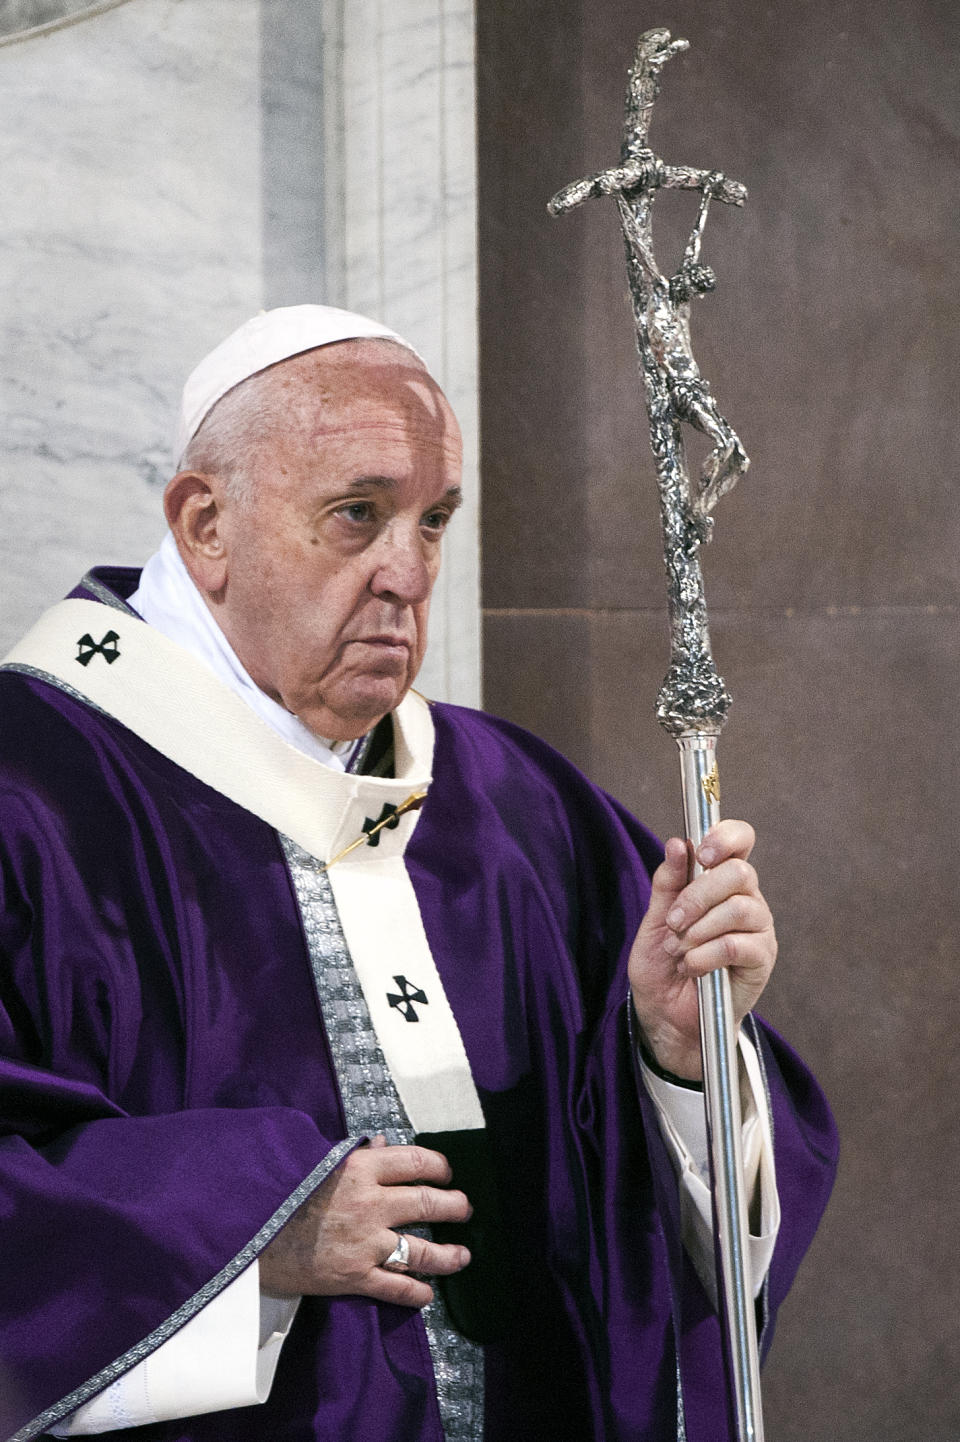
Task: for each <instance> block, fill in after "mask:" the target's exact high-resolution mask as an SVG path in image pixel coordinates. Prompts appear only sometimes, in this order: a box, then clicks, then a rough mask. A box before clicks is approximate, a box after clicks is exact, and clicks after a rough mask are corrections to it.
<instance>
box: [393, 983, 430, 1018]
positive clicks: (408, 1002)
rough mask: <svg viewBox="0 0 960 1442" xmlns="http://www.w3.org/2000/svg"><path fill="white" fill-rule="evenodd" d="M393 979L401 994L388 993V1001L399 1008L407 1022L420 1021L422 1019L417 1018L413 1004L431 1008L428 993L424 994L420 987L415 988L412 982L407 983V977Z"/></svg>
mask: <svg viewBox="0 0 960 1442" xmlns="http://www.w3.org/2000/svg"><path fill="white" fill-rule="evenodd" d="M393 979H394V981H395V982H396V983H397V986H399V988H400V993H399V995H398V994H397V992H395V991H388V992H387V1001H388V1002H389V1003H390V1005H391V1006H395V1007H396V1008H397V1011H399V1012H400V1014H401V1015H402V1016H403V1018H404V1020H405V1021H419V1020H420V1018H419V1017H418V1016H417V1013H416V1009H415V1008H414V1005H413V1003H414V1002H415V1001H416V1002H419V1004H420V1005H421V1006H429V1005H430V1003H429V1002H428V1001H427V997H426V993H425V992H422V991H421V990H420V988H419V987H418V986H414V984H413V983H412V982H410V981H407V978H406V977H405V976H395V977H394V978H393Z"/></svg>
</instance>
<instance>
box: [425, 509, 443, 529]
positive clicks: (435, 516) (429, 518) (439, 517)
mask: <svg viewBox="0 0 960 1442" xmlns="http://www.w3.org/2000/svg"><path fill="white" fill-rule="evenodd" d="M449 519H450V512H449V511H428V512H427V514H426V515H425V516H424V518H423V522H422V524H423V525H424V527H425V528H426V529H427V530H428V531H442V530H443V529H444V528H445V526H446V524H447V522H448V521H449Z"/></svg>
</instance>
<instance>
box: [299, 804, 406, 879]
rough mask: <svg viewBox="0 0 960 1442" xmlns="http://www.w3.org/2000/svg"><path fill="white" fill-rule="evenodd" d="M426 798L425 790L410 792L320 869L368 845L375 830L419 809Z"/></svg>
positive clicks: (381, 828)
mask: <svg viewBox="0 0 960 1442" xmlns="http://www.w3.org/2000/svg"><path fill="white" fill-rule="evenodd" d="M426 799H427V793H426V792H425V791H413V792H411V794H410V795H409V796H408V797H407V799H406V801H401V802H400V805H399V806H398V807H397V809H396V811H391V813H390V815H389V816H385V817H384V818H383V820H382V821H378V822H377V824H376V826H371V828H370V830H369V831H364V832H363V834H362V835H361V836H358V837H357V839H356V841H351V843H350V845H349V846H345V847H344V848H343V850H342V851H338V852H337V854H336V856H333V857H331V859H330V860H329V861H325V862H324V863H323V865H322V866H321V868H320V870H321V871H329V870H330V868H331V866H335V865H336V864H337V862H338V861H342V860H343V858H344V857H345V856H349V855H350V853H351V851H356V849H357V847H358V846H366V845H368V843H369V841H370V838H371V836H376V834H377V832H378V831H382V830H383V828H384V827H385V826H389V825H391V823H393V822H396V821H399V819H400V817H401V816H405V815H406V813H407V812H408V811H419V810H420V807H421V806H422V805H423V803H424V802H425V801H426Z"/></svg>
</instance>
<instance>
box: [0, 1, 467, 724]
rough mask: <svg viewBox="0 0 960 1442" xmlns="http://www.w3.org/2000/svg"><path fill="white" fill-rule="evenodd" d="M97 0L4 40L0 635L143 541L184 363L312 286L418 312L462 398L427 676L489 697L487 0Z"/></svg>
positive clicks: (452, 689) (154, 516)
mask: <svg viewBox="0 0 960 1442" xmlns="http://www.w3.org/2000/svg"><path fill="white" fill-rule="evenodd" d="M21 8H22V7H21ZM69 8H70V7H69V6H67V7H64V6H62V5H61V6H60V7H59V9H60V11H61V13H66V9H69ZM73 8H74V9H75V8H76V7H75V6H74V7H73ZM97 9H98V12H99V13H96V14H94V15H93V16H92V17H91V18H88V19H82V18H81V19H78V20H77V21H76V23H71V24H68V25H65V26H64V27H62V28H48V29H47V31H45V32H38V33H36V34H34V35H33V36H27V37H26V38H24V39H21V40H19V41H17V40H13V41H12V43H11V42H10V41H9V39H8V43H5V44H3V45H0V167H2V173H3V175H4V178H5V192H6V195H7V196H8V197H12V203H8V204H7V206H6V207H5V212H4V221H3V224H2V226H0V295H2V297H3V299H2V300H0V336H2V339H3V342H4V345H3V354H4V361H3V364H2V367H0V416H2V431H0V463H2V472H0V649H3V648H5V647H6V646H7V645H8V644H9V643H10V642H11V641H12V640H13V639H14V638H15V637H16V636H17V635H19V634H20V632H21V631H22V630H23V628H24V627H25V626H26V625H27V624H28V623H29V621H30V620H31V619H32V617H33V616H34V615H35V614H36V612H37V611H38V609H40V608H42V607H43V606H44V605H47V604H49V603H51V602H52V601H54V600H56V599H57V598H58V597H59V595H61V594H62V593H63V591H64V590H65V589H67V588H68V587H69V586H70V585H71V584H72V583H73V582H74V581H75V580H76V578H77V577H78V576H79V575H80V574H81V573H82V571H83V570H84V569H85V568H86V567H87V566H88V565H90V564H94V563H95V562H98V561H99V562H126V563H128V564H138V563H140V562H142V561H143V560H144V559H145V558H146V556H147V555H148V554H149V552H150V550H151V549H152V548H153V546H154V544H155V543H156V541H157V539H158V538H159V536H160V534H161V532H162V521H161V517H160V492H161V489H162V485H163V483H164V481H165V480H166V478H167V477H168V475H169V474H170V469H171V459H172V458H171V456H170V433H171V429H172V419H173V415H174V413H175V409H176V404H177V397H178V394H179V388H180V385H181V383H182V379H183V375H184V374H185V372H186V371H187V370H188V369H189V368H190V367H191V366H192V365H193V364H194V363H195V362H196V360H198V359H199V357H200V356H201V355H203V354H204V353H205V352H206V351H207V350H208V349H209V348H210V347H211V346H212V345H214V344H216V342H217V341H218V340H219V339H221V338H222V336H223V335H225V334H226V333H227V332H228V331H229V330H230V329H232V328H233V327H234V326H235V325H237V324H239V323H240V322H241V321H242V320H243V319H245V318H246V316H248V315H250V314H252V313H254V312H255V311H257V310H258V309H260V308H261V307H263V306H271V305H278V304H290V303H293V302H296V301H300V300H308V299H320V300H326V301H328V302H330V303H332V304H337V305H347V306H350V307H353V308H359V309H364V308H367V309H369V310H371V311H372V312H373V313H375V314H377V315H379V316H380V317H381V318H382V319H384V320H385V321H386V322H387V323H388V324H391V325H393V326H395V327H396V328H397V329H399V330H401V331H402V332H403V333H404V334H405V335H406V336H407V337H408V338H409V339H410V340H411V342H412V343H413V344H414V345H416V346H417V348H418V349H419V350H420V351H421V353H422V354H423V355H424V356H425V357H426V359H427V360H428V362H429V363H430V364H431V366H432V368H433V370H434V372H435V373H436V374H437V376H438V378H439V379H440V381H441V382H442V383H443V384H444V385H445V387H446V389H447V391H448V394H449V395H450V397H451V400H452V401H453V403H454V405H455V407H456V409H457V411H458V413H459V415H460V417H461V421H462V423H463V426H464V433H465V440H466V450H467V468H466V469H467V476H466V480H467V487H468V492H469V494H470V496H471V497H472V498H473V501H472V504H471V506H470V507H469V509H468V510H467V512H466V514H464V515H461V516H459V517H458V523H457V527H456V528H455V531H454V533H453V535H452V536H451V542H450V554H448V557H447V565H446V567H445V572H444V575H443V577H442V580H441V583H440V589H439V592H438V595H437V599H436V604H435V614H434V640H433V643H432V645H431V648H430V651H429V653H428V658H427V661H426V663H425V667H424V672H423V673H422V685H423V687H424V689H425V690H427V691H428V692H429V693H430V694H434V695H440V696H447V697H449V698H450V699H456V700H460V701H464V702H468V703H469V702H475V701H476V699H477V697H478V694H479V645H478V634H479V621H478V614H479V613H478V600H477V573H478V543H477V512H476V501H475V497H476V490H477V486H476V430H477V422H476V368H477V362H476V283H475V270H476V255H475V240H474V230H475V221H474V168H473V167H474V162H473V138H474V130H473V73H472V6H471V5H470V4H469V3H463V0H434V3H429V4H428V3H424V0H399V3H394V4H392V5H387V4H381V3H366V0H364V3H351V4H349V5H348V4H346V3H343V0H327V3H325V4H323V5H319V6H304V5H302V4H300V3H298V0H126V3H123V4H119V5H111V6H110V7H109V8H104V7H103V6H100V7H97ZM28 11H29V13H28ZM48 12H49V13H48ZM52 13H53V12H52V11H50V9H49V6H48V7H47V9H45V10H43V12H42V13H41V11H40V10H37V9H36V7H33V9H32V10H31V9H30V7H27V9H26V10H23V13H22V14H21V19H24V20H25V21H27V22H29V21H30V20H31V19H32V20H37V21H44V20H46V21H47V22H49V20H50V18H51V16H52Z"/></svg>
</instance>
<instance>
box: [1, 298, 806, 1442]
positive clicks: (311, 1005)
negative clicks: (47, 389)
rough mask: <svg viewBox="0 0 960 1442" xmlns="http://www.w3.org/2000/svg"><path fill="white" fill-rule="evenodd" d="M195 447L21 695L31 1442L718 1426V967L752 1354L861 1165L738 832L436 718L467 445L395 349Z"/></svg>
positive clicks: (9, 665) (12, 1045)
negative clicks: (703, 1056) (655, 832)
mask: <svg viewBox="0 0 960 1442" xmlns="http://www.w3.org/2000/svg"><path fill="white" fill-rule="evenodd" d="M181 449H182V460H181V466H180V469H179V471H178V474H177V475H176V476H174V478H173V480H172V481H171V482H170V484H169V486H168V488H167V491H166V502H165V504H166V514H167V518H168V521H169V525H170V534H169V535H168V537H167V538H166V540H165V541H164V543H163V545H162V546H161V549H160V551H159V552H158V554H157V555H156V556H154V557H153V558H152V559H151V560H150V561H149V562H148V564H147V566H146V567H145V568H144V571H143V573H142V575H139V576H138V573H136V572H130V571H123V570H112V569H108V568H104V569H100V570H97V571H94V572H92V573H91V574H90V575H89V576H87V577H85V578H84V580H83V582H81V584H80V586H79V587H78V588H77V589H76V590H75V591H74V592H73V593H72V596H71V597H70V598H68V600H67V601H65V602H63V603H61V604H60V605H59V606H56V607H54V608H53V610H51V611H49V612H48V613H47V614H46V616H44V617H43V618H42V619H41V621H40V622H39V623H38V625H37V626H36V627H35V628H34V630H33V631H31V632H30V633H29V635H28V636H27V637H26V638H25V639H24V641H23V642H21V643H20V644H19V645H18V646H17V647H16V648H15V649H14V651H13V652H12V653H11V654H10V656H9V657H8V658H7V659H6V662H5V663H4V665H3V668H2V671H0V702H2V704H0V731H2V735H0V746H2V751H0V767H2V769H0V788H2V812H0V816H2V821H0V847H2V850H0V876H2V885H3V911H2V918H0V953H2V958H3V979H2V990H0V1003H2V1005H0V1053H2V1060H0V1098H2V1117H3V1130H2V1134H0V1179H2V1191H0V1239H2V1252H3V1257H4V1272H5V1282H4V1287H3V1288H2V1294H3V1295H2V1298H0V1307H2V1309H3V1319H2V1327H0V1396H2V1401H0V1416H2V1421H3V1428H2V1431H3V1435H4V1436H5V1437H8V1438H14V1439H15V1442H26V1439H28V1438H32V1437H36V1436H38V1435H40V1434H42V1433H47V1434H50V1433H52V1434H54V1435H58V1436H75V1435H90V1434H97V1433H102V1432H114V1433H116V1432H122V1431H124V1430H125V1429H128V1428H137V1429H138V1430H137V1431H136V1436H137V1437H138V1439H144V1442H154V1439H156V1442H161V1439H164V1442H173V1439H178V1442H205V1439H209V1442H228V1439H229V1442H244V1439H258V1442H264V1439H270V1442H273V1439H291V1442H293V1439H312V1438H317V1439H320V1438H323V1439H326V1438H330V1439H333V1438H336V1439H343V1442H421V1439H422V1442H427V1439H430V1442H440V1439H444V1438H445V1439H447V1442H454V1439H480V1438H487V1439H491V1442H494V1439H514V1438H521V1437H522V1438H524V1439H527V1442H534V1439H541V1442H560V1439H572V1442H576V1439H597V1442H599V1439H605V1442H616V1439H623V1442H626V1439H631V1442H632V1439H657V1442H661V1439H662V1442H666V1439H674V1438H676V1437H677V1436H678V1435H684V1429H685V1435H686V1437H687V1438H688V1439H690V1442H693V1439H699V1442H717V1439H719V1438H721V1437H726V1436H727V1435H728V1431H727V1428H728V1422H727V1411H726V1406H725V1402H724V1384H723V1377H722V1370H721V1363H720V1342H719V1329H718V1323H717V1318H716V1315H715V1309H714V1306H713V1304H712V1302H711V1290H712V1287H713V1274H712V1256H711V1250H710V1239H709V1221H708V1218H709V1198H708V1191H707V1187H706V1185H705V1182H704V1177H703V1173H704V1170H705V1167H706V1162H705V1156H704V1153H705V1146H704V1139H703V1123H702V1116H701V1113H702V1106H701V1100H700V1096H699V1092H698V1084H697V1078H698V1076H699V1068H700V1061H699V1048H698V1035H697V1013H696V978H697V977H698V976H700V975H702V974H703V973H705V972H706V971H708V970H709V969H711V968H714V967H719V966H727V967H729V968H730V972H731V979H732V983H733V992H734V997H735V1005H736V1009H737V1014H738V1017H739V1018H740V1019H743V1021H744V1025H743V1029H742V1035H741V1065H742V1071H743V1094H744V1099H745V1122H744V1131H745V1137H744V1146H745V1155H746V1159H747V1160H746V1166H747V1170H748V1173H749V1176H748V1185H749V1186H750V1188H751V1193H752V1196H753V1218H754V1226H753V1230H754V1231H755V1232H756V1239H755V1241H754V1242H753V1243H752V1245H753V1247H754V1258H753V1260H754V1267H755V1272H756V1291H757V1298H758V1315H759V1318H760V1322H761V1327H762V1330H763V1337H764V1342H765V1343H766V1341H767V1340H768V1338H769V1334H770V1330H771V1326H772V1319H773V1315H774V1313H775V1310H776V1306H777V1304H778V1302H779V1301H780V1299H781V1298H782V1296H783V1295H784V1293H785V1291H786V1289H787V1287H788V1286H789V1284H790V1281H791V1280H792V1276H793V1274H794V1272H795V1270H796V1267H797V1265H798V1263H799V1260H800V1257H801V1255H802V1253H803V1251H804V1249H805V1247H806V1245H807V1243H808V1242H809V1239H810V1237H811V1235H812V1233H813V1230H814V1228H815V1226H816V1223H817V1220H818V1218H819V1215H820V1213H821V1211H822V1208H823V1206H824V1204H825V1201H826V1196H827V1193H828V1190H829V1185H830V1175H831V1157H832V1153H833V1146H834V1136H833V1130H832V1123H831V1121H830V1118H829V1113H828V1111H827V1109H826V1106H825V1103H824V1102H823V1100H822V1098H821V1097H820V1094H819V1092H818V1091H817V1090H816V1087H815V1085H814V1084H813V1082H812V1081H811V1079H810V1078H809V1076H808V1075H807V1073H806V1072H805V1071H804V1070H803V1068H802V1067H801V1065H800V1064H799V1062H797V1060H796V1059H795V1058H794V1057H793V1056H792V1054H791V1053H790V1052H789V1050H788V1049H787V1048H786V1047H785V1046H784V1044H783V1043H782V1042H780V1041H779V1040H778V1039H777V1038H776V1037H774V1036H773V1035H772V1034H771V1033H769V1031H768V1030H767V1029H766V1028H764V1027H763V1025H762V1024H761V1023H759V1022H758V1021H756V1020H755V1019H754V1018H753V1017H752V1016H749V1015H748V1013H749V1012H750V1009H751V1007H752V1006H753V1004H754V1002H755V1001H756V999H757V997H758V996H759V994H760V992H761V991H762V989H763V986H764V984H765V982H766V980H767V978H768V976H769V973H770V970H771V967H772V965H773V961H774V955H775V942H774V933H773V927H772V923H771V918H770V913H769V911H768V909H767V906H766V903H765V902H764V900H763V897H762V895H761V893H760V891H759V888H758V885H757V879H756V875H755V873H754V871H753V869H752V867H751V866H750V864H749V862H748V859H747V858H748V856H749V853H750V850H751V846H752V843H753V833H752V831H751V829H750V828H749V827H748V826H747V825H745V824H744V823H741V822H735V821H726V822H723V823H722V824H721V825H720V826H718V827H717V828H715V830H714V831H713V832H712V833H710V835H708V837H707V838H706V840H705V842H704V844H703V846H702V848H701V852H700V860H701V861H702V863H703V865H704V867H705V868H706V870H705V871H704V873H703V874H702V875H701V876H700V877H699V878H698V879H697V880H695V881H693V882H692V883H690V884H689V885H688V884H687V882H686V852H685V848H684V845H683V843H682V842H680V841H679V840H677V839H673V840H671V841H670V842H668V844H667V847H666V855H665V858H664V856H663V853H662V852H661V850H660V848H659V847H658V845H657V843H656V842H655V841H654V839H653V838H652V837H651V836H650V835H649V833H647V832H646V831H645V830H644V829H643V828H642V827H641V826H640V825H639V824H638V823H637V822H636V821H635V820H633V818H632V817H630V816H629V815H627V814H626V813H625V812H623V810H622V809H621V808H619V807H618V806H617V804H616V803H615V802H613V801H612V800H611V799H610V798H609V797H607V796H606V795H604V794H603V793H602V792H600V791H598V790H597V789H596V788H595V787H593V786H591V785H590V783H589V782H587V781H586V780H585V778H584V777H583V776H582V775H580V774H579V773H578V772H577V771H576V770H575V769H574V768H572V767H571V766H570V765H569V764H568V763H567V762H565V761H564V760H563V759H562V758H561V757H559V756H557V755H556V753H555V752H553V751H551V750H550V749H549V748H548V747H546V746H545V745H543V744H542V743H540V742H538V741H536V740H535V739H534V738H532V737H530V736H529V735H526V734H525V733H523V732H521V731H519V730H518V729H517V728H515V727H513V726H510V725H508V724H506V723H505V722H501V721H497V720H494V719H492V718H489V717H485V716H483V715H480V714H478V713H473V712H469V711H465V710H462V709H460V708H457V707H452V706H445V705H434V704H431V703H428V702H427V701H425V700H424V699H423V698H422V697H420V696H419V695H418V694H417V693H416V692H415V691H413V690H412V689H411V686H412V683H413V681H414V679H415V677H416V674H417V670H418V667H419V665H420V662H421V660H422V657H423V652H424V648H425V645H426V624H427V610H428V606H429V601H430V593H431V589H432V587H433V584H434V581H435V579H436V576H437V571H438V567H439V564H440V553H441V543H442V539H443V535H444V531H445V530H446V527H447V525H448V524H449V523H450V521H451V519H452V517H453V515H454V513H455V511H456V508H457V505H458V503H459V501H460V481H461V477H460V441H459V436H458V432H457V427H456V422H455V420H454V417H453V415H452V413H451V411H450V408H449V406H448V404H447V402H446V400H445V399H444V396H443V394H442V392H441V391H440V389H439V387H438V386H437V385H436V383H435V382H434V381H433V380H432V379H431V377H430V375H429V373H428V372H427V370H426V369H425V367H424V366H423V364H422V362H421V361H420V359H419V358H418V357H417V356H416V354H415V353H414V352H413V351H412V350H411V349H410V348H409V347H408V346H407V345H406V344H405V343H404V342H403V341H402V340H401V339H400V338H399V337H398V336H395V335H393V333H392V332H390V331H388V330H386V329H385V328H384V327H382V326H379V325H377V324H375V323H373V322H370V321H367V320H365V319H363V318H361V317H357V316H352V315H349V314H348V313H345V312H341V311H333V310H329V309H327V308H324V307H317V306H301V307H291V308H287V309H284V310H280V311H274V312H270V313H268V314H266V315H263V316H260V317H258V318H257V319H256V320H254V321H252V322H250V323H248V325H246V326H244V327H242V328H241V330H240V331H238V332H236V333H235V334H234V335H233V336H231V337H230V338H229V339H228V340H227V341H226V342H224V344H223V345H222V346H221V347H219V348H218V350H217V351H215V352H214V353H213V354H212V355H211V356H210V357H208V358H207V360H206V361H204V362H203V363H201V365H200V366H199V367H198V369H197V371H196V372H194V375H193V376H192V377H191V379H190V381H188V383H187V387H186V390H185V393H184V410H183V417H182V435H181ZM651 878H652V879H651ZM771 1119H772V1122H773V1125H772V1128H771ZM774 1151H775V1154H776V1162H774ZM778 1184H779V1191H780V1199H779V1200H778V1197H777V1189H778ZM781 1202H782V1207H783V1216H782V1221H781V1220H780V1204H781ZM774 1244H775V1245H774Z"/></svg>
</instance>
